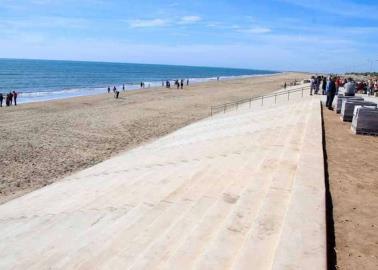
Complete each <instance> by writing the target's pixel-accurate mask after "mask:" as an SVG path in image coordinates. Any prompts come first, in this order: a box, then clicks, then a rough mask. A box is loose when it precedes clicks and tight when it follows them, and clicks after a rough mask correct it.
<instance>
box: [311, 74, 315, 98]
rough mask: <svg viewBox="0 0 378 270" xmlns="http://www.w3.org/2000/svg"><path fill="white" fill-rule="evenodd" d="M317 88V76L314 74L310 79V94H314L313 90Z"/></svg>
mask: <svg viewBox="0 0 378 270" xmlns="http://www.w3.org/2000/svg"><path fill="white" fill-rule="evenodd" d="M314 90H315V77H314V76H312V77H311V80H310V95H311V96H312V91H314Z"/></svg>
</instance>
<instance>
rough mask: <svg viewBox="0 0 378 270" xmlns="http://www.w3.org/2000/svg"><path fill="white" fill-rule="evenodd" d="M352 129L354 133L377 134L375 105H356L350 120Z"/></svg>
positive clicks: (377, 122)
mask: <svg viewBox="0 0 378 270" xmlns="http://www.w3.org/2000/svg"><path fill="white" fill-rule="evenodd" d="M352 131H353V132H354V133H355V134H370V135H378V109H377V107H376V106H375V107H374V106H373V107H370V106H369V107H365V106H356V108H355V110H354V114H353V120H352Z"/></svg>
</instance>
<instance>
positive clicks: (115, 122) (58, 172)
mask: <svg viewBox="0 0 378 270" xmlns="http://www.w3.org/2000/svg"><path fill="white" fill-rule="evenodd" d="M307 77H308V75H307V74H306V73H283V74H279V75H271V76H260V77H253V78H244V79H232V80H223V81H209V82H205V83H199V84H195V85H191V86H189V87H186V88H184V89H183V90H176V89H174V88H171V89H166V88H161V87H160V88H156V89H151V88H150V89H143V90H139V91H128V92H124V93H121V95H120V98H119V99H118V100H116V99H114V97H113V93H111V94H107V93H106V94H101V95H96V96H83V97H74V98H67V99H60V100H52V101H44V102H34V103H27V104H22V106H17V107H15V106H12V107H8V108H6V109H4V108H3V109H4V110H1V112H2V113H1V115H0V129H1V130H2V138H1V140H0V159H1V160H2V161H3V162H2V163H1V164H0V179H1V181H0V203H4V202H6V201H9V200H11V199H12V198H15V197H18V196H21V195H23V194H25V193H28V192H30V191H33V190H36V189H38V188H41V187H43V186H46V185H48V184H51V183H54V182H56V181H59V180H61V179H62V178H63V177H64V176H67V175H70V174H71V173H74V172H76V171H79V170H82V169H85V168H88V167H91V166H93V165H94V164H97V163H99V162H102V161H104V160H106V159H108V158H109V157H112V156H114V155H117V154H119V153H122V152H124V151H128V150H130V149H132V148H135V147H138V146H140V145H143V144H144V143H146V142H149V141H152V140H155V139H157V138H160V137H162V136H164V135H166V134H169V133H171V132H173V131H175V130H177V129H179V128H182V127H184V126H187V125H189V124H191V123H193V122H196V121H198V120H201V119H204V118H206V117H208V116H209V108H210V107H211V106H212V105H216V104H222V103H226V102H230V101H235V100H238V99H241V98H247V97H250V96H252V95H261V94H267V93H270V92H273V91H277V90H278V89H279V88H281V85H282V84H283V82H284V81H293V80H294V79H296V80H298V81H299V80H302V79H304V78H307Z"/></svg>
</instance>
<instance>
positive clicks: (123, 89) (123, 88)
mask: <svg viewBox="0 0 378 270" xmlns="http://www.w3.org/2000/svg"><path fill="white" fill-rule="evenodd" d="M122 91H123V92H125V84H123V85H122Z"/></svg>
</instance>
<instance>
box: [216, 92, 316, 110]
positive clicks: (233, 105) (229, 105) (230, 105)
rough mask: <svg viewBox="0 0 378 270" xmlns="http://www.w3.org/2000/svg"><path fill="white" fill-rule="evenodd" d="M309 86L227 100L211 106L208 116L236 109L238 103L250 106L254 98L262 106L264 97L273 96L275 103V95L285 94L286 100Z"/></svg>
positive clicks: (302, 94)
mask: <svg viewBox="0 0 378 270" xmlns="http://www.w3.org/2000/svg"><path fill="white" fill-rule="evenodd" d="M309 88H310V87H309V86H304V87H301V88H299V89H291V90H287V91H281V92H276V93H273V94H270V95H263V96H255V97H254V96H253V97H250V98H244V99H239V100H237V101H234V102H229V103H224V104H221V105H216V106H211V108H210V116H213V114H214V113H217V112H221V111H223V113H225V112H226V111H227V110H230V109H232V108H235V109H236V110H238V108H239V105H242V104H246V103H249V108H251V107H252V102H253V101H256V100H261V106H262V105H264V99H268V98H274V104H276V103H277V97H279V96H283V95H287V100H290V94H291V93H297V92H301V97H303V96H304V91H305V90H306V89H309Z"/></svg>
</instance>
